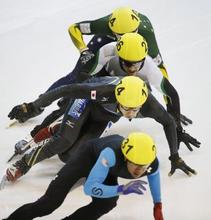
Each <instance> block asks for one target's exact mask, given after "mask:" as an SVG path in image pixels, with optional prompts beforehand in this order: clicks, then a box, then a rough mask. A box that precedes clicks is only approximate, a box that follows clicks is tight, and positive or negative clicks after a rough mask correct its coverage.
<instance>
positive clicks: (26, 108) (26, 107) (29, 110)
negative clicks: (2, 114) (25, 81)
mask: <svg viewBox="0 0 211 220" xmlns="http://www.w3.org/2000/svg"><path fill="white" fill-rule="evenodd" d="M42 111H43V109H41V108H36V107H35V106H34V105H33V103H23V104H22V105H17V106H15V107H14V108H13V109H12V110H11V111H10V113H9V114H8V117H9V118H10V119H11V120H12V119H16V120H18V121H19V122H20V123H24V122H25V121H27V120H28V119H29V118H33V117H35V116H37V115H39V114H41V113H42Z"/></svg>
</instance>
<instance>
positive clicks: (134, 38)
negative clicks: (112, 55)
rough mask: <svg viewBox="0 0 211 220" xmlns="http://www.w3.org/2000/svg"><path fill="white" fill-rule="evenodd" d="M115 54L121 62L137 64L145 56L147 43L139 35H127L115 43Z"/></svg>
mask: <svg viewBox="0 0 211 220" xmlns="http://www.w3.org/2000/svg"><path fill="white" fill-rule="evenodd" d="M116 52H117V54H118V56H119V57H120V58H121V59H123V60H126V61H130V62H139V61H141V60H143V59H144V58H145V57H146V56H147V53H148V46H147V42H146V40H145V39H144V38H143V37H142V36H141V35H140V34H137V33H127V34H124V35H123V36H121V38H120V39H119V40H118V41H117V44H116Z"/></svg>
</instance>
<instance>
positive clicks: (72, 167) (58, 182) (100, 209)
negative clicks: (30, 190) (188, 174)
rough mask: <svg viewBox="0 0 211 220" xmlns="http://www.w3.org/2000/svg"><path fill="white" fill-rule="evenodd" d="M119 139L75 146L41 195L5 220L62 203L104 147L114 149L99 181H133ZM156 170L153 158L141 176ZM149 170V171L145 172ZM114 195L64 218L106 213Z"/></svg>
mask: <svg viewBox="0 0 211 220" xmlns="http://www.w3.org/2000/svg"><path fill="white" fill-rule="evenodd" d="M123 139H124V138H123V137H121V136H119V135H111V136H108V137H105V138H100V139H93V140H89V141H87V142H86V143H83V144H80V143H79V142H78V143H77V147H76V152H75V153H73V154H71V155H70V158H69V160H68V162H67V163H66V164H65V166H64V167H63V168H62V169H61V170H60V171H59V172H58V174H57V177H56V178H55V179H54V180H53V181H52V182H51V183H50V185H49V187H48V189H47V190H46V192H45V194H44V195H43V196H42V197H41V198H39V199H38V200H37V201H35V202H34V203H29V204H25V205H23V206H21V207H20V208H18V209H17V210H16V211H15V212H14V213H12V214H11V215H10V216H9V217H8V218H7V220H18V219H21V220H31V219H33V218H35V217H41V216H44V215H48V214H50V213H52V212H53V211H54V210H55V209H57V208H58V207H59V206H60V205H61V204H62V203H63V201H64V199H65V197H66V195H67V194H68V192H69V190H70V189H71V188H72V186H73V185H74V184H75V183H76V182H77V181H78V180H79V179H80V178H82V177H87V176H88V175H89V173H90V170H91V169H92V167H93V166H94V164H95V162H96V161H97V159H98V157H99V155H100V153H101V152H102V150H103V149H105V148H106V147H109V148H111V149H113V150H114V152H115V157H116V163H115V165H114V166H113V167H111V168H110V169H109V173H108V175H107V177H106V179H105V181H104V182H103V184H105V185H117V184H118V180H117V178H118V177H122V178H126V179H133V177H132V176H131V175H130V173H129V172H128V170H127V165H126V161H125V159H124V155H123V154H122V151H121V148H120V146H121V143H122V141H123ZM157 169H158V160H157V158H156V159H155V160H154V161H153V162H152V163H151V165H150V169H148V172H145V173H144V174H143V175H142V176H145V175H149V174H152V173H154V172H155V171H156V170H157ZM149 170H150V171H149ZM118 198H119V197H118V196H115V197H110V198H96V197H92V201H91V202H90V203H89V204H88V205H86V206H84V207H81V208H79V209H78V210H76V211H75V212H74V213H73V214H71V215H70V216H69V217H66V218H65V219H66V220H67V219H69V220H70V219H71V220H82V219H88V220H96V219H98V218H100V217H101V216H102V215H104V214H106V213H108V212H109V211H110V210H111V209H113V208H114V207H115V206H116V205H117V200H118Z"/></svg>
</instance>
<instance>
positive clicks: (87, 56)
mask: <svg viewBox="0 0 211 220" xmlns="http://www.w3.org/2000/svg"><path fill="white" fill-rule="evenodd" d="M94 56H95V55H94V53H93V52H92V51H91V50H89V49H87V50H84V51H83V52H81V56H80V61H81V63H82V64H84V65H85V64H86V63H87V62H88V61H90V60H91V59H92V58H93V57H94Z"/></svg>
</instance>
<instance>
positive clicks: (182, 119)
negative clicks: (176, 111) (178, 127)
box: [180, 114, 193, 126]
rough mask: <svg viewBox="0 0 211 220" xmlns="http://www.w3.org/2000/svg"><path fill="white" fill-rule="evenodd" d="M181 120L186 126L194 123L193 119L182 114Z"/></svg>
mask: <svg viewBox="0 0 211 220" xmlns="http://www.w3.org/2000/svg"><path fill="white" fill-rule="evenodd" d="M180 122H181V123H182V124H183V125H185V126H187V125H191V124H193V121H192V120H191V119H189V118H188V117H186V116H185V115H182V114H180Z"/></svg>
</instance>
